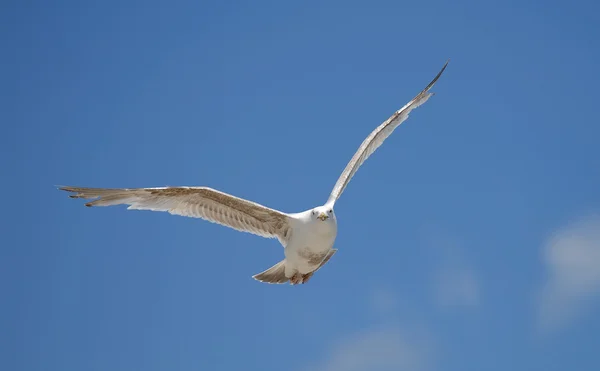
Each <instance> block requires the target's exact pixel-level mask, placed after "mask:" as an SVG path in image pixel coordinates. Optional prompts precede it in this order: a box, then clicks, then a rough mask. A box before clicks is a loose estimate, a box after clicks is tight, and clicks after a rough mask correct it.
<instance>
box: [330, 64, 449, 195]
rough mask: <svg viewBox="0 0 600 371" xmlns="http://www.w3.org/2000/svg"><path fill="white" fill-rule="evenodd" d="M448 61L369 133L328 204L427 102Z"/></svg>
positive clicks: (336, 184) (341, 176) (347, 166)
mask: <svg viewBox="0 0 600 371" xmlns="http://www.w3.org/2000/svg"><path fill="white" fill-rule="evenodd" d="M448 62H449V60H448V61H446V63H445V64H444V67H442V69H441V70H440V72H439V73H438V74H437V76H436V77H435V78H434V79H433V80H432V81H431V82H430V83H429V85H427V87H425V89H423V90H422V91H421V92H420V93H419V94H418V95H417V96H416V97H414V98H413V99H412V100H411V101H410V102H408V103H407V104H406V105H405V106H404V107H402V108H401V109H399V110H398V111H396V112H394V114H393V115H392V116H391V117H390V118H388V119H387V120H385V121H384V122H383V123H382V124H381V125H379V126H378V127H377V128H376V129H375V130H373V131H372V132H371V134H369V136H368V137H367V139H365V140H364V141H363V142H362V144H361V145H360V147H359V148H358V150H357V151H356V153H355V154H354V156H352V159H351V160H350V162H349V163H348V165H346V168H345V169H344V171H343V172H342V175H340V177H339V178H338V180H337V182H336V183H335V186H334V187H333V190H332V191H331V194H330V196H329V200H328V201H327V203H328V204H333V203H335V201H337V199H338V198H339V197H340V195H341V194H342V192H344V189H346V186H347V185H348V183H349V182H350V179H352V177H353V176H354V174H355V173H356V171H357V170H358V168H359V167H360V166H361V165H362V164H363V163H364V162H365V161H366V160H367V158H369V156H371V154H372V153H373V152H375V150H376V149H377V148H379V146H381V145H382V144H383V141H385V140H386V139H387V137H389V136H390V134H392V132H393V131H394V129H396V128H397V127H398V126H399V125H400V124H401V123H402V122H404V121H405V120H406V119H407V118H408V114H409V113H410V111H412V110H413V109H415V108H417V107H419V106H420V105H421V104H423V103H425V102H426V101H427V99H429V97H431V96H432V95H433V93H429V89H431V88H432V87H433V85H434V84H435V83H436V81H437V80H438V79H439V78H440V76H441V75H442V73H443V72H444V70H445V69H446V66H447V65H448Z"/></svg>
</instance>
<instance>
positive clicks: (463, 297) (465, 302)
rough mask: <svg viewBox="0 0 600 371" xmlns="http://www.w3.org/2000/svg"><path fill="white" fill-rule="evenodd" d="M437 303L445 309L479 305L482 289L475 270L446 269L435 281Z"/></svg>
mask: <svg viewBox="0 0 600 371" xmlns="http://www.w3.org/2000/svg"><path fill="white" fill-rule="evenodd" d="M435 294H436V295H435V296H436V300H437V303H438V304H439V305H441V306H444V307H473V306H477V305H479V297H480V288H479V281H478V280H477V278H476V276H475V273H474V272H473V270H471V269H469V268H466V267H458V266H454V267H447V268H444V269H443V270H442V271H441V272H440V273H439V274H438V275H437V276H436V280H435Z"/></svg>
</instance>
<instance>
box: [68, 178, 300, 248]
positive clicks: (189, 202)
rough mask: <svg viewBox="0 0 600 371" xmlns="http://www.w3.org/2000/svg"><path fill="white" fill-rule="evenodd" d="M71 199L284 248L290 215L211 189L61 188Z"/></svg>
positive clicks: (89, 204)
mask: <svg viewBox="0 0 600 371" xmlns="http://www.w3.org/2000/svg"><path fill="white" fill-rule="evenodd" d="M59 189H61V190H63V191H67V192H72V193H73V194H72V195H70V197H71V198H85V199H90V198H96V200H94V201H90V202H88V203H86V204H85V206H112V205H121V204H123V205H129V207H128V209H134V210H152V211H167V212H169V213H171V214H174V215H182V216H189V217H192V218H202V219H205V220H208V221H210V222H213V223H218V224H221V225H224V226H227V227H231V228H233V229H236V230H238V231H243V232H249V233H253V234H256V235H259V236H262V237H267V238H278V239H279V241H281V243H282V244H283V245H284V246H285V243H286V242H287V240H288V238H289V235H290V232H291V228H290V226H289V223H288V215H287V214H285V213H282V212H280V211H277V210H273V209H270V208H268V207H265V206H263V205H260V204H257V203H255V202H252V201H247V200H244V199H241V198H239V197H235V196H232V195H229V194H227V193H224V192H220V191H217V190H214V189H212V188H208V187H161V188H132V189H128V188H112V189H111V188H80V187H59Z"/></svg>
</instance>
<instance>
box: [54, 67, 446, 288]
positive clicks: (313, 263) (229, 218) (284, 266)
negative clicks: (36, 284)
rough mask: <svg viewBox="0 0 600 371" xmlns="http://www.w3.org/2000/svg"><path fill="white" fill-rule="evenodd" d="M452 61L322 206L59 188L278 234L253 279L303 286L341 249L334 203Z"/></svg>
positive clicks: (374, 138)
mask: <svg viewBox="0 0 600 371" xmlns="http://www.w3.org/2000/svg"><path fill="white" fill-rule="evenodd" d="M448 62H449V60H448V61H446V63H445V64H444V66H443V67H442V69H441V70H440V72H439V73H438V74H437V76H435V78H434V79H433V80H432V81H431V82H430V83H429V85H427V87H425V89H423V90H422V91H421V92H420V93H419V94H418V95H417V96H416V97H414V98H413V99H412V100H411V101H410V102H408V103H407V104H406V105H405V106H404V107H402V108H401V109H399V110H398V111H396V112H394V114H393V115H392V116H390V117H389V118H388V119H387V120H386V121H384V122H383V123H382V124H381V125H379V126H378V127H377V128H376V129H375V130H373V131H372V132H371V134H369V136H368V137H367V138H366V139H365V140H364V141H363V142H362V144H361V145H360V147H359V148H358V150H357V151H356V153H355V154H354V156H353V157H352V159H351V160H350V162H349V163H348V164H347V165H346V168H345V169H344V171H343V172H342V174H341V175H340V177H339V179H338V180H337V182H336V183H335V186H334V187H333V190H332V191H331V194H330V195H329V198H328V199H327V202H326V203H325V204H324V205H322V206H318V207H315V208H312V209H309V210H306V211H303V212H300V213H284V212H281V211H278V210H275V209H271V208H269V207H266V206H263V205H260V204H258V203H256V202H252V201H249V200H244V199H242V198H239V197H236V196H233V195H230V194H227V193H224V192H221V191H218V190H216V189H212V188H208V187H157V188H83V187H70V186H61V187H59V189H60V190H63V191H67V192H70V193H71V194H70V196H69V197H71V198H83V199H94V200H93V201H90V202H88V203H86V204H85V206H89V207H91V206H113V205H129V207H128V208H127V209H132V210H152V211H166V212H168V213H170V214H173V215H182V216H187V217H192V218H201V219H204V220H207V221H210V222H213V223H217V224H221V225H224V226H227V227H230V228H233V229H235V230H238V231H242V232H248V233H252V234H255V235H258V236H262V237H266V238H277V239H278V240H279V242H280V243H281V245H282V246H283V248H284V249H283V252H284V256H285V258H284V259H283V260H281V261H280V262H279V263H277V264H275V265H274V266H272V267H271V268H269V269H267V270H265V271H264V272H262V273H258V274H256V275H254V276H253V278H254V279H256V280H257V281H260V282H265V283H271V284H283V283H287V282H289V283H290V284H291V285H297V284H305V283H307V282H308V281H309V279H310V278H311V277H312V276H313V274H314V273H315V272H316V271H318V270H319V269H320V268H321V267H323V266H324V265H325V264H326V263H327V262H328V261H329V259H331V257H332V256H333V255H334V254H335V253H336V252H337V249H335V248H333V245H334V242H335V239H336V236H337V218H336V215H335V212H334V206H335V203H336V201H337V200H338V198H339V197H340V196H341V194H342V192H344V189H346V186H347V185H348V183H349V182H350V179H352V177H353V176H354V174H355V173H356V171H357V170H358V168H359V167H360V166H361V165H362V164H363V163H364V162H365V160H366V159H367V158H368V157H369V156H370V155H371V154H372V153H373V152H375V150H376V149H377V148H379V146H381V144H383V142H384V141H385V139H386V138H387V137H389V136H390V134H392V132H393V131H394V129H396V128H397V127H398V126H399V125H400V124H401V123H402V122H404V121H405V120H406V119H407V118H408V115H409V113H410V112H411V111H412V110H413V109H415V108H417V107H419V106H420V105H422V104H423V103H425V102H426V101H427V100H428V99H429V98H430V97H431V96H432V95H434V93H430V92H429V90H430V89H431V88H432V87H433V85H434V84H435V83H436V81H437V80H438V79H439V78H440V76H441V75H442V73H443V72H444V70H445V69H446V67H447V65H448Z"/></svg>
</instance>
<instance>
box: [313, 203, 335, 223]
mask: <svg viewBox="0 0 600 371" xmlns="http://www.w3.org/2000/svg"><path fill="white" fill-rule="evenodd" d="M310 214H311V219H313V220H320V221H322V222H325V221H330V222H333V221H335V212H334V211H333V207H331V206H329V205H324V206H319V207H315V208H314V209H312V210H311V212H310Z"/></svg>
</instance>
